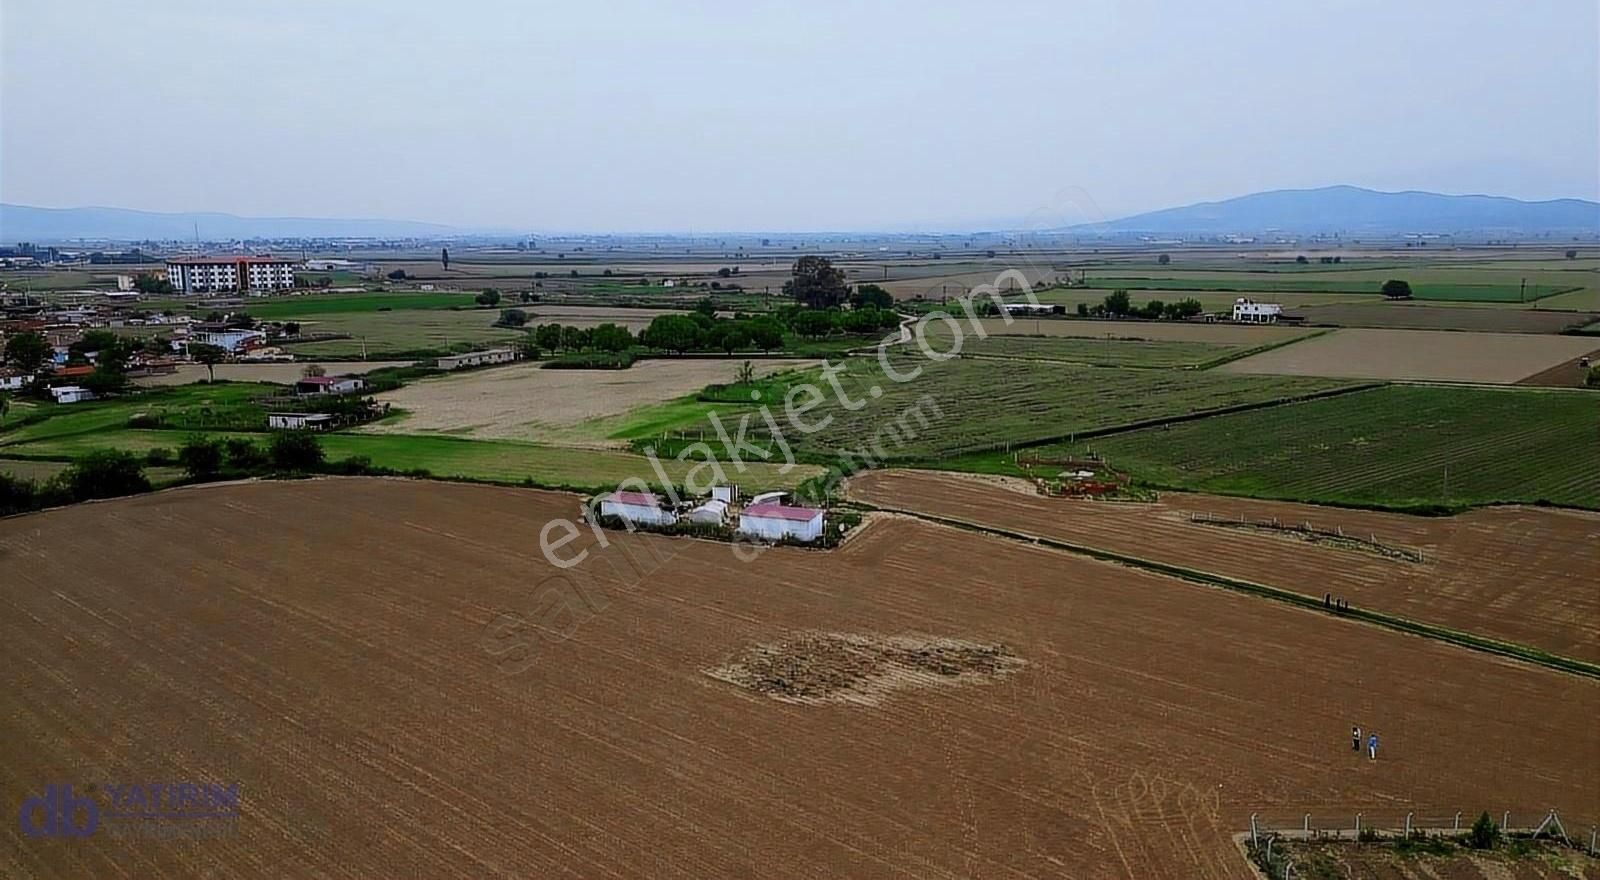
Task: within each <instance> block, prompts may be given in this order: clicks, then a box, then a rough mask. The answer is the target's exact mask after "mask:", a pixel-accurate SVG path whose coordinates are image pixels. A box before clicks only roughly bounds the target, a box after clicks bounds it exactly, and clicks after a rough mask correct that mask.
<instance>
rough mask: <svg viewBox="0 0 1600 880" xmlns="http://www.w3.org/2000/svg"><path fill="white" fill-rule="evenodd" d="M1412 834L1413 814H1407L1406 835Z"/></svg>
mask: <svg viewBox="0 0 1600 880" xmlns="http://www.w3.org/2000/svg"><path fill="white" fill-rule="evenodd" d="M1410 836H1411V814H1410V813H1407V814H1406V837H1410Z"/></svg>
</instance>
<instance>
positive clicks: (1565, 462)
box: [1046, 386, 1600, 509]
mask: <svg viewBox="0 0 1600 880" xmlns="http://www.w3.org/2000/svg"><path fill="white" fill-rule="evenodd" d="M1597 436H1600V402H1597V397H1596V396H1595V395H1594V394H1593V393H1592V392H1585V391H1542V390H1541V391H1535V390H1531V389H1530V390H1523V389H1503V390H1502V389H1492V388H1456V387H1423V386H1388V387H1384V388H1379V389H1374V390H1370V391H1360V392H1356V393H1353V394H1348V395H1342V396H1339V397H1332V398H1328V399H1325V400H1313V401H1307V402H1304V403H1294V404H1290V405H1287V406H1281V407H1272V408H1268V409H1261V410H1255V411H1252V412H1245V413H1233V414H1228V415H1221V416H1213V417H1210V418H1206V419H1201V420H1198V421H1194V422H1186V423H1184V424H1180V425H1172V426H1169V427H1166V428H1162V429H1158V430H1157V429H1151V430H1141V431H1134V432H1131V433H1127V434H1119V435H1116V436H1111V437H1102V438H1099V439H1096V440H1094V441H1092V442H1091V443H1089V444H1087V448H1088V449H1091V450H1092V451H1094V452H1096V453H1098V454H1101V455H1104V456H1105V457H1106V458H1107V459H1109V460H1110V461H1111V462H1112V464H1113V465H1114V466H1115V467H1117V468H1120V469H1122V470H1126V471H1130V472H1132V473H1133V474H1134V476H1136V477H1138V478H1141V479H1144V480H1148V481H1151V482H1154V483H1157V484H1159V485H1163V486H1170V487H1178V488H1185V489H1192V490H1195V491H1203V492H1226V493H1229V494H1240V495H1257V496H1262V497H1268V498H1286V499H1296V500H1303V501H1314V502H1323V503H1338V504H1362V505H1380V506H1387V507H1424V506H1443V507H1449V506H1452V505H1460V504H1494V503H1503V502H1515V501H1521V502H1535V501H1542V502H1550V503H1555V504H1564V505H1573V506H1578V507H1587V508H1596V509H1600V466H1597V465H1596V462H1597V454H1596V451H1595V438H1596V437H1597ZM1046 451H1048V450H1046ZM1074 451H1076V452H1079V453H1081V452H1083V451H1085V449H1084V448H1081V447H1080V448H1078V449H1076V450H1074Z"/></svg>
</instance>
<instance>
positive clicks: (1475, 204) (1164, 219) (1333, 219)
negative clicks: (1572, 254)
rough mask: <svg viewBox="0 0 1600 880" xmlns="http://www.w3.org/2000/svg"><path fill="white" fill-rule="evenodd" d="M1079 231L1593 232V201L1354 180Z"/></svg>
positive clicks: (1596, 212) (1598, 210)
mask: <svg viewBox="0 0 1600 880" xmlns="http://www.w3.org/2000/svg"><path fill="white" fill-rule="evenodd" d="M1070 231H1072V232H1084V233H1095V232H1101V233H1107V234H1118V233H1148V234H1154V235H1229V234H1236V233H1237V234H1252V233H1273V232H1277V233H1287V234H1291V235H1317V234H1334V233H1339V234H1346V235H1363V234H1364V235H1397V234H1405V233H1441V234H1450V233H1497V232H1499V233H1506V234H1514V235H1538V234H1543V233H1561V232H1587V233H1591V234H1593V233H1597V232H1600V202H1590V201H1584V200H1583V199H1555V200H1553V201H1547V202H1524V201H1521V200H1520V199H1512V198H1506V197H1505V196H1478V195H1470V196H1450V195H1442V194H1440V193H1431V192H1417V191H1410V192H1378V191H1376V190H1370V189H1362V188H1361V187H1357V186H1327V187H1322V188H1321V189H1280V190H1273V191H1271V192H1262V193H1255V194H1253V195H1248V196H1240V197H1238V198H1234V199H1227V200H1225V201H1221V202H1200V203H1199V204H1195V205H1186V206H1184V207H1181V208H1166V209H1164V210H1160V211H1151V212H1150V213H1148V214H1136V215H1134V216H1132V217H1124V218H1122V219H1121V220H1112V221H1109V222H1104V223H1085V224H1082V225H1079V226H1073V227H1071V229H1070Z"/></svg>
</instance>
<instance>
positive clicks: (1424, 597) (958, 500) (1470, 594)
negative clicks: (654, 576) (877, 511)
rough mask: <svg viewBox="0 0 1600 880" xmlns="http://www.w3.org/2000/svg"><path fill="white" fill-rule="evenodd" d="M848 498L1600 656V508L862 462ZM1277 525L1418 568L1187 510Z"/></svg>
mask: <svg viewBox="0 0 1600 880" xmlns="http://www.w3.org/2000/svg"><path fill="white" fill-rule="evenodd" d="M848 491H849V494H850V497H852V498H858V499H860V500H863V501H866V502H869V503H872V504H875V505H880V506H883V507H886V508H891V509H897V510H910V511H917V512H922V513H929V514H934V515H937V516H943V517H947V518H952V519H958V520H963V521H967V522H971V523H975V524H979V525H991V526H996V527H999V528H1004V529H1007V530H1010V531H1015V532H1022V533H1025V534H1032V535H1039V536H1042V537H1050V538H1056V539H1059V540H1063V541H1068V542H1072V543H1076V544H1082V545H1085V546H1089V547H1095V548H1098V549H1104V550H1109V551H1113V552H1116V553H1123V554H1127V555H1130V556H1136V557H1139V558H1143V559H1150V560H1153V561H1157V562H1164V563H1169V564H1173V565H1180V566H1184V567H1186V568H1192V569H1197V570H1200V571H1206V572H1212V573H1215V574H1219V575H1224V576H1226V577H1233V578H1239V579H1242V580H1247V581H1253V582H1255V583H1260V584H1268V585H1270V586H1275V587H1280V588H1282V589H1286V590H1293V591H1295V592H1298V593H1302V594H1304V595H1307V596H1311V597H1313V598H1317V599H1321V598H1322V597H1323V595H1324V594H1327V593H1331V594H1333V596H1334V597H1335V598H1344V599H1346V600H1348V601H1349V602H1350V604H1352V605H1362V606H1366V607H1370V608H1374V609H1377V610H1379V611H1383V612H1386V613H1390V614H1395V615H1399V616H1401V617H1406V618H1409V619H1412V620H1417V621H1422V622H1425V623H1432V624H1436V625H1439V626H1445V627H1449V628H1452V629H1457V630H1463V631H1468V632H1474V633H1478V634H1479V635H1484V636H1488V637H1490V638H1496V639H1502V640H1506V641H1511V642H1517V643H1520V644H1524V645H1530V646H1532V647H1535V648H1540V649H1542V650H1545V651H1550V652H1552V653H1555V654H1560V655H1563V656H1567V657H1573V658H1576V659H1579V660H1587V661H1590V662H1595V661H1600V590H1597V589H1594V586H1593V584H1592V583H1591V581H1592V580H1593V578H1592V577H1591V576H1590V574H1589V573H1590V572H1593V571H1600V515H1597V514H1593V513H1586V512H1580V511H1568V510H1557V509H1551V508H1537V507H1491V508H1484V509H1481V510H1475V511H1471V512H1469V513H1465V514H1461V515H1459V516H1453V517H1415V516H1406V515H1403V514H1394V513H1378V512H1374V511H1364V510H1347V509H1343V508H1332V507H1317V506H1314V505H1309V504H1294V503H1289V502H1279V501H1256V500H1252V499H1246V498H1225V497H1220V496H1212V495H1190V494H1184V493H1167V494H1164V495H1162V496H1161V500H1160V501H1158V502H1155V503H1150V504H1138V503H1113V502H1101V501H1074V500H1069V499H1064V498H1047V497H1044V496H1041V495H1038V494H1031V495H1030V494H1027V493H1019V492H1016V491H1012V490H1010V489H1006V488H1001V487H998V486H994V485H991V484H987V483H984V482H982V481H978V480H972V479H968V478H965V477H963V476H959V475H954V474H941V473H935V472H931V471H874V472H870V473H865V474H860V475H857V476H856V477H854V478H852V479H851V481H850V484H849V489H848ZM1197 517H1199V518H1211V519H1223V520H1233V521H1235V522H1237V521H1240V520H1243V521H1245V522H1246V523H1253V522H1261V521H1273V520H1276V521H1277V522H1279V523H1280V524H1281V525H1283V526H1286V527H1294V526H1299V527H1310V528H1311V529H1313V530H1317V531H1329V530H1335V529H1337V530H1339V531H1342V532H1343V533H1344V535H1345V536H1347V537H1348V538H1350V539H1353V540H1358V541H1365V542H1367V543H1368V544H1372V545H1381V546H1386V547H1392V548H1397V549H1400V550H1404V551H1407V552H1408V553H1418V554H1420V555H1421V557H1422V560H1423V561H1422V562H1421V563H1409V562H1402V561H1400V560H1398V559H1395V558H1390V557H1386V556H1382V555H1377V554H1374V553H1372V552H1368V550H1367V549H1366V548H1361V549H1357V548H1354V547H1349V546H1340V545H1339V544H1338V543H1337V542H1327V543H1312V542H1306V541H1301V540H1297V539H1292V538H1287V537H1284V536H1282V535H1279V534H1275V533H1267V532H1262V531H1256V530H1232V529H1230V530H1222V529H1218V528H1216V527H1215V526H1212V525H1209V524H1207V523H1201V522H1195V521H1193V520H1194V519H1195V518H1197Z"/></svg>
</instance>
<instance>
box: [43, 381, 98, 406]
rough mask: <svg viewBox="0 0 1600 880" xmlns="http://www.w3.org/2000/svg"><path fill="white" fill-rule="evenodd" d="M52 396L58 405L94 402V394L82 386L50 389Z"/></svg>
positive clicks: (59, 386)
mask: <svg viewBox="0 0 1600 880" xmlns="http://www.w3.org/2000/svg"><path fill="white" fill-rule="evenodd" d="M50 396H51V397H54V398H55V399H56V403H77V402H79V401H82V400H94V392H93V391H90V390H89V389H87V388H84V387H82V386H80V385H58V386H56V387H54V388H52V389H50Z"/></svg>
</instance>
